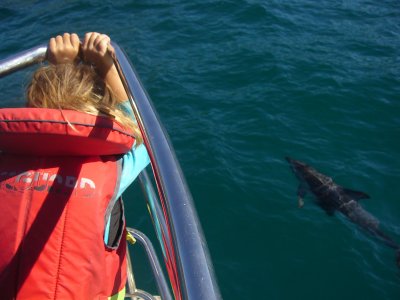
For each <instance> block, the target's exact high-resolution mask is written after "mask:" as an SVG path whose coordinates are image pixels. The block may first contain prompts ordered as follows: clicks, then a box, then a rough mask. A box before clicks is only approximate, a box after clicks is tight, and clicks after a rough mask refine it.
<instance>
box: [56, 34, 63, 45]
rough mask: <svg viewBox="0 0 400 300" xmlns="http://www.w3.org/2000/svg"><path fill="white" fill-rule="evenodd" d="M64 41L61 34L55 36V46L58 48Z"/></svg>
mask: <svg viewBox="0 0 400 300" xmlns="http://www.w3.org/2000/svg"><path fill="white" fill-rule="evenodd" d="M63 43H64V41H63V37H62V36H61V35H57V36H56V48H59V47H60V46H62V44H63Z"/></svg>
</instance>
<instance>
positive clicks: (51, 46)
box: [49, 37, 56, 52]
mask: <svg viewBox="0 0 400 300" xmlns="http://www.w3.org/2000/svg"><path fill="white" fill-rule="evenodd" d="M54 50H56V39H55V38H53V37H52V38H51V39H50V41H49V51H51V52H54Z"/></svg>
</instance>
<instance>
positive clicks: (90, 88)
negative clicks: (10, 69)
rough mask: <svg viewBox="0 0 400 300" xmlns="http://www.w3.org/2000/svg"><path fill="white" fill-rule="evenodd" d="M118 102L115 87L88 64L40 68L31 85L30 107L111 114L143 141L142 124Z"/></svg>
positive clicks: (112, 117) (28, 100)
mask: <svg viewBox="0 0 400 300" xmlns="http://www.w3.org/2000/svg"><path fill="white" fill-rule="evenodd" d="M118 104H119V102H118V101H117V99H116V98H115V96H114V94H113V92H112V90H111V89H110V88H109V87H108V86H107V85H106V83H105V82H104V80H102V79H101V78H100V77H99V76H98V75H97V73H96V71H95V70H94V68H93V67H92V66H89V65H86V64H58V65H48V66H43V67H40V68H39V69H37V70H36V72H35V73H34V74H33V77H32V80H31V82H30V84H29V85H28V88H27V106H28V107H43V108H58V109H71V110H76V111H80V112H85V113H89V114H92V115H103V116H107V117H109V118H111V119H114V120H115V121H117V122H118V123H119V124H120V125H122V126H123V127H125V128H127V129H130V130H132V131H133V134H134V136H135V138H136V143H137V144H139V143H141V142H142V136H141V133H140V130H139V128H138V125H137V124H136V123H135V121H134V120H132V118H131V117H129V116H128V115H127V114H125V113H124V112H123V111H122V110H121V107H120V106H119V105H118Z"/></svg>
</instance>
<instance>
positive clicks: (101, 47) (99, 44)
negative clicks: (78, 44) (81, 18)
mask: <svg viewBox="0 0 400 300" xmlns="http://www.w3.org/2000/svg"><path fill="white" fill-rule="evenodd" d="M109 44H110V38H109V37H108V36H107V35H105V34H103V35H100V36H98V37H97V38H96V40H95V46H96V49H97V51H99V52H100V53H101V54H102V55H104V54H105V53H106V52H107V47H108V45H109Z"/></svg>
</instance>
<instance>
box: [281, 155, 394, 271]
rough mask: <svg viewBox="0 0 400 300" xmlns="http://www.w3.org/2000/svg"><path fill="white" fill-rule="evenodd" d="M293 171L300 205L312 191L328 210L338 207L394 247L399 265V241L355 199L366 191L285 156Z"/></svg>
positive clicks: (362, 197)
mask: <svg viewBox="0 0 400 300" xmlns="http://www.w3.org/2000/svg"><path fill="white" fill-rule="evenodd" d="M286 160H287V161H288V162H289V164H290V167H291V169H292V171H293V173H294V174H295V175H296V177H297V179H299V182H300V184H299V187H298V189H297V196H298V204H299V207H302V206H303V205H304V201H303V198H304V197H305V196H306V194H307V193H308V192H311V193H312V194H314V196H315V198H316V201H317V204H318V205H319V206H320V207H321V208H322V209H323V210H324V211H325V212H326V213H327V214H328V215H331V216H332V215H333V214H334V213H335V211H339V212H340V213H342V214H343V215H344V216H346V217H347V219H349V220H350V221H351V222H353V223H355V224H357V225H358V226H359V227H361V228H362V229H364V230H365V231H367V232H368V233H370V234H371V235H372V236H374V237H376V238H378V239H380V240H381V241H382V242H383V243H385V244H386V245H387V246H389V247H390V248H393V249H395V250H396V255H397V257H396V263H397V266H398V267H400V245H399V244H397V243H396V242H395V241H394V240H393V239H392V238H390V237H389V236H387V235H386V234H385V233H384V232H383V231H381V230H380V229H379V221H378V220H377V219H376V218H375V217H374V216H373V215H371V214H370V213H369V212H367V211H366V210H364V209H363V208H362V206H361V205H360V204H359V203H358V201H359V200H361V199H367V198H370V197H369V196H368V195H367V194H365V193H363V192H359V191H354V190H351V189H347V188H344V187H342V186H340V185H338V184H336V183H335V182H334V181H333V179H332V178H330V177H328V176H325V175H323V174H321V173H319V172H318V171H317V170H315V169H314V168H312V167H310V166H309V165H307V164H305V163H303V162H301V161H298V160H295V159H292V158H290V157H286Z"/></svg>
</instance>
